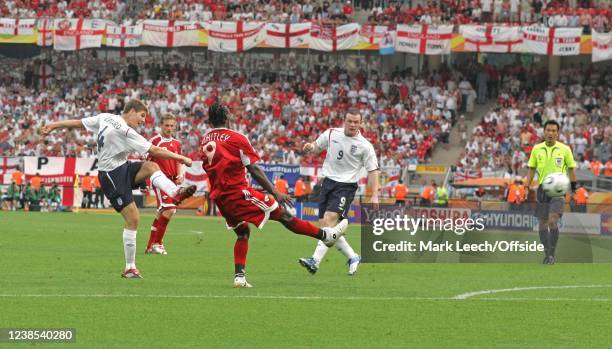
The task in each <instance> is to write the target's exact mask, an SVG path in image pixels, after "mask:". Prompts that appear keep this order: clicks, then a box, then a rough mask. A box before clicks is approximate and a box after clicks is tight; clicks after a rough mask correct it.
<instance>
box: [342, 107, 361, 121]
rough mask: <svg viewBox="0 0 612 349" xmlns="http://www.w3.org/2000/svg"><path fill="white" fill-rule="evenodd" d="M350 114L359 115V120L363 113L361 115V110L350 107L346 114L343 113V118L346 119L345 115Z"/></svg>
mask: <svg viewBox="0 0 612 349" xmlns="http://www.w3.org/2000/svg"><path fill="white" fill-rule="evenodd" d="M349 114H351V115H359V121H363V115H361V112H360V111H359V110H358V109H356V108H350V109H349V110H348V111H347V112H346V114H344V120H346V117H347V116H348V115H349Z"/></svg>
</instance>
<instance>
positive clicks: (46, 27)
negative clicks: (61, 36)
mask: <svg viewBox="0 0 612 349" xmlns="http://www.w3.org/2000/svg"><path fill="white" fill-rule="evenodd" d="M54 23H55V21H54V20H53V19H52V18H47V17H44V18H39V19H38V21H37V23H36V31H37V35H36V44H37V45H38V46H51V45H53V29H54Z"/></svg>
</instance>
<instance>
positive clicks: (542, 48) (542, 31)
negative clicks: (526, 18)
mask: <svg viewBox="0 0 612 349" xmlns="http://www.w3.org/2000/svg"><path fill="white" fill-rule="evenodd" d="M581 35H582V28H545V27H539V26H531V27H524V28H523V45H524V47H525V52H528V53H535V54H539V55H548V56H573V55H579V54H580V40H581Z"/></svg>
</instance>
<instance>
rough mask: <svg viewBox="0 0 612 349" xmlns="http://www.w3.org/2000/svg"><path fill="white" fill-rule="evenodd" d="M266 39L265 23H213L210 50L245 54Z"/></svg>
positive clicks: (210, 32) (210, 30) (209, 34)
mask: <svg viewBox="0 0 612 349" xmlns="http://www.w3.org/2000/svg"><path fill="white" fill-rule="evenodd" d="M265 39H266V30H265V23H262V22H244V21H238V22H224V21H213V22H212V23H211V24H210V28H209V30H208V49H209V50H211V51H215V52H243V51H247V50H250V49H252V48H255V47H257V45H259V44H261V43H263V42H264V40H265Z"/></svg>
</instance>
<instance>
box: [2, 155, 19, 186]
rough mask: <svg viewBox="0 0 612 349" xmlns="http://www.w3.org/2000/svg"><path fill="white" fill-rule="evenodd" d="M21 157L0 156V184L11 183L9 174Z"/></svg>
mask: <svg viewBox="0 0 612 349" xmlns="http://www.w3.org/2000/svg"><path fill="white" fill-rule="evenodd" d="M20 163H21V158H17V157H0V184H11V180H12V178H11V174H12V173H13V172H15V171H16V170H17V167H18V166H19V164H20Z"/></svg>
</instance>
